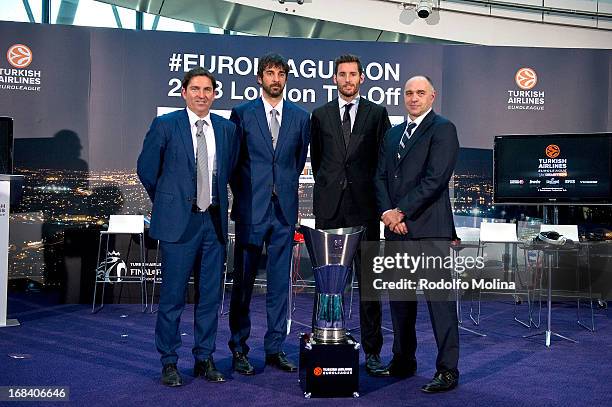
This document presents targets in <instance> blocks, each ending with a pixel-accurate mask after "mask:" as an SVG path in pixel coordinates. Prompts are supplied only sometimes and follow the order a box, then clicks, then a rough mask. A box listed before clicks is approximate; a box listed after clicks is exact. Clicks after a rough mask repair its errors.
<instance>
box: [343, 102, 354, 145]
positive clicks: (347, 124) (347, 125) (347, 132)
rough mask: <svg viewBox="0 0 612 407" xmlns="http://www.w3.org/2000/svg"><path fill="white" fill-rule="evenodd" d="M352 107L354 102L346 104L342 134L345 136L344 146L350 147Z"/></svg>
mask: <svg viewBox="0 0 612 407" xmlns="http://www.w3.org/2000/svg"><path fill="white" fill-rule="evenodd" d="M351 107H353V104H352V103H347V104H346V105H344V115H343V116H342V135H343V136H344V147H347V148H348V145H349V141H351V115H350V113H351Z"/></svg>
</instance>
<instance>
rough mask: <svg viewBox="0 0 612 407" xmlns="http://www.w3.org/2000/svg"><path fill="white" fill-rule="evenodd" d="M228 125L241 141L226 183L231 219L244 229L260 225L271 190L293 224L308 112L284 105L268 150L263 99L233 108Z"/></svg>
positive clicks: (286, 218)
mask: <svg viewBox="0 0 612 407" xmlns="http://www.w3.org/2000/svg"><path fill="white" fill-rule="evenodd" d="M230 120H231V121H232V122H233V123H234V124H236V128H237V133H238V136H239V138H240V157H239V160H238V166H237V167H236V171H235V172H234V174H233V176H232V179H231V181H230V185H231V187H232V193H233V194H234V200H233V204H232V213H231V218H232V220H234V221H235V222H237V223H243V224H257V223H260V222H261V221H262V219H263V217H264V215H265V214H266V211H267V209H268V206H269V204H270V200H271V199H272V191H273V189H275V190H276V194H277V196H278V200H279V203H280V207H281V209H282V211H283V216H284V217H285V220H286V221H287V222H288V224H289V225H294V224H295V223H296V222H297V212H298V204H299V203H298V193H297V190H298V182H299V178H300V174H301V173H302V170H303V169H304V164H305V162H306V156H307V154H308V143H309V141H310V120H309V114H308V112H306V111H305V110H304V109H302V108H300V107H299V106H297V105H295V104H293V103H291V102H289V101H287V100H285V101H283V112H282V123H281V128H280V131H279V135H278V141H277V143H276V149H274V148H273V146H272V135H271V133H270V129H269V128H268V121H267V118H266V112H265V109H264V105H263V101H262V100H261V98H257V99H255V100H252V101H250V102H246V103H243V104H241V105H239V106H236V107H234V108H233V109H232V114H231V116H230Z"/></svg>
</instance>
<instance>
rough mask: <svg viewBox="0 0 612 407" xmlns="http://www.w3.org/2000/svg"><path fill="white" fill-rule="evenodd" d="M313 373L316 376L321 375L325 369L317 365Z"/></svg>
mask: <svg viewBox="0 0 612 407" xmlns="http://www.w3.org/2000/svg"><path fill="white" fill-rule="evenodd" d="M313 373H314V375H315V376H321V375H322V374H323V369H321V368H320V367H315V368H314V371H313Z"/></svg>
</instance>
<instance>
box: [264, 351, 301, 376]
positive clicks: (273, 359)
mask: <svg viewBox="0 0 612 407" xmlns="http://www.w3.org/2000/svg"><path fill="white" fill-rule="evenodd" d="M266 365H270V366H274V367H277V368H279V369H280V370H284V371H285V372H297V366H296V365H294V364H293V363H292V362H291V361H290V360H289V359H287V356H286V355H285V352H279V353H275V354H273V355H266Z"/></svg>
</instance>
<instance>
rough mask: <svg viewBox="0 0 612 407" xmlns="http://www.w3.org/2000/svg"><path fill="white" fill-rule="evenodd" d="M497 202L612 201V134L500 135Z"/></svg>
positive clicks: (496, 151) (495, 178) (495, 182)
mask: <svg viewBox="0 0 612 407" xmlns="http://www.w3.org/2000/svg"><path fill="white" fill-rule="evenodd" d="M493 202H494V203H495V204H515V205H610V204H612V133H586V134H521V135H518V134H517V135H504V136H497V137H495V141H494V144H493Z"/></svg>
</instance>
